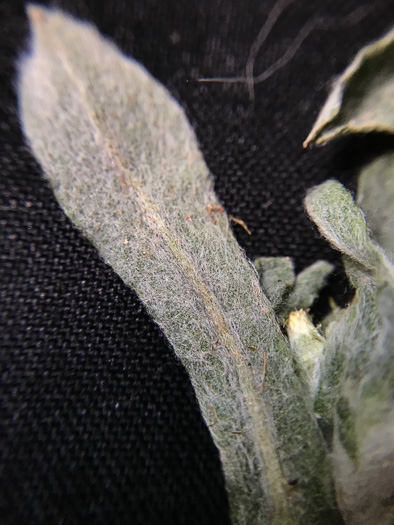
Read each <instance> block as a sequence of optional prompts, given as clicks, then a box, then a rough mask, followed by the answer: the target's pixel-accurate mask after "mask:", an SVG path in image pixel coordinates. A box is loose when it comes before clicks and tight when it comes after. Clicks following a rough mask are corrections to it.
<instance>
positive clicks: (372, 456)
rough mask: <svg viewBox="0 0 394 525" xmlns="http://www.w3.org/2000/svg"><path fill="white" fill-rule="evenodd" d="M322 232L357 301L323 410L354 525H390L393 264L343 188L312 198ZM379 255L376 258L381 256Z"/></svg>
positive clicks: (325, 375)
mask: <svg viewBox="0 0 394 525" xmlns="http://www.w3.org/2000/svg"><path fill="white" fill-rule="evenodd" d="M307 209H308V211H309V212H310V213H311V215H312V218H313V219H314V220H315V221H316V222H317V224H318V226H319V229H320V231H321V232H322V234H323V235H324V236H325V237H327V238H328V239H329V240H330V241H331V242H332V243H333V244H334V246H335V247H336V248H339V249H341V251H342V252H343V253H345V254H346V255H345V268H346V271H347V273H348V275H349V277H350V279H351V282H352V284H353V285H354V286H355V288H356V296H355V298H354V300H353V301H352V303H351V304H350V305H349V307H348V308H347V309H346V310H345V311H344V312H343V314H342V316H340V317H338V316H336V320H334V321H333V322H332V323H331V324H330V325H329V326H328V328H327V330H326V339H327V341H326V344H325V348H324V360H323V363H322V364H321V379H320V384H319V387H318V392H317V396H316V399H315V411H316V413H317V415H318V417H319V418H320V424H321V427H322V428H323V430H324V432H325V434H326V437H327V439H328V441H329V443H330V444H331V446H332V448H333V452H332V458H333V463H334V469H335V470H334V472H335V481H336V484H337V493H338V495H339V501H340V506H341V510H342V512H343V514H344V517H345V520H346V522H347V523H350V524H354V525H356V524H357V525H359V524H365V525H367V524H369V523H379V524H384V525H389V524H390V523H392V519H393V516H394V504H393V499H392V495H393V492H394V449H393V443H394V405H393V400H394V359H393V358H394V328H393V327H394V285H393V282H394V281H393V273H392V267H391V265H390V263H389V262H388V261H387V260H386V259H385V257H384V255H383V254H382V250H381V249H380V248H379V247H377V246H376V245H375V244H373V243H372V241H371V240H370V239H369V236H368V233H367V230H366V224H365V218H364V215H363V214H362V212H361V210H360V209H358V208H357V206H356V204H355V203H354V202H353V201H352V198H351V195H350V193H348V192H347V191H346V190H345V189H344V188H343V187H340V184H339V183H335V182H333V181H329V182H328V183H326V184H323V185H321V186H318V187H317V188H315V189H314V190H313V191H312V192H311V193H310V194H309V195H308V197H307ZM374 251H375V256H374Z"/></svg>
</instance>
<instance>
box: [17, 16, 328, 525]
mask: <svg viewBox="0 0 394 525" xmlns="http://www.w3.org/2000/svg"><path fill="white" fill-rule="evenodd" d="M29 15H30V19H31V22H32V28H33V46H32V53H31V54H30V55H29V56H27V57H26V58H25V60H24V61H23V63H22V67H21V75H20V83H19V89H20V110H21V117H22V122H23V126H24V131H25V133H26V136H27V137H28V139H29V142H30V144H31V147H32V149H33V152H34V154H35V155H36V157H37V158H38V159H39V161H40V163H41V165H42V167H43V169H44V172H45V174H46V176H47V177H48V179H49V181H50V183H51V185H52V187H53V189H54V191H55V194H56V196H57V199H58V200H59V202H60V204H61V206H62V207H63V209H64V210H65V212H66V213H67V215H68V216H69V217H70V218H71V219H72V220H73V222H75V224H77V226H78V227H80V228H81V229H82V230H83V232H84V233H85V235H87V237H88V238H89V239H90V240H91V241H92V242H93V244H94V245H95V246H96V247H97V248H98V249H99V251H100V253H101V255H102V256H103V257H104V259H105V260H106V261H107V262H108V263H110V264H111V266H112V267H113V268H114V269H115V271H116V272H117V273H118V274H119V275H120V277H121V278H122V279H123V280H124V281H125V282H126V283H127V284H129V285H130V286H132V287H133V288H134V289H135V290H136V291H137V293H138V294H139V296H140V297H141V298H142V300H143V301H144V303H145V304H146V306H147V308H148V310H149V312H150V313H151V314H152V316H153V317H154V318H155V319H156V321H157V322H158V323H159V325H160V326H161V328H162V329H163V331H164V333H165V335H166V336H167V337H168V339H169V340H170V341H171V343H172V345H173V346H174V348H175V350H176V352H177V354H178V356H179V357H180V358H181V359H182V362H183V363H184V364H185V366H186V368H187V370H188V372H189V374H190V376H191V379H192V383H193V386H194V388H195V390H196V394H197V398H198V400H199V403H200V407H201V410H202V413H203V415H204V418H205V420H206V422H207V423H208V424H209V425H210V430H211V432H212V434H213V436H214V439H215V442H216V444H217V446H218V447H219V450H220V454H221V459H222V462H223V466H224V470H225V474H226V484H227V489H228V492H229V494H230V501H231V505H232V514H233V516H234V517H235V518H236V520H237V521H238V522H239V523H246V522H247V523H262V522H265V521H266V520H267V521H268V522H271V521H272V520H275V519H276V520H279V521H280V522H281V523H293V522H294V520H295V521H302V522H304V523H312V522H314V521H315V520H316V519H318V517H319V516H321V514H322V513H324V512H330V511H331V510H333V509H334V508H335V498H334V491H333V484H332V480H331V476H330V469H329V466H328V462H327V456H326V450H325V446H324V444H323V442H322V438H321V435H320V432H319V430H318V427H317V424H316V421H315V418H314V415H313V411H312V407H311V404H310V401H309V398H308V395H307V387H305V385H304V384H303V382H302V381H300V380H299V378H298V377H297V376H296V375H295V374H294V372H293V368H292V360H291V356H290V350H289V347H288V344H287V342H286V341H285V339H284V337H283V335H282V333H281V331H280V328H279V326H278V325H277V323H276V321H275V319H274V315H273V311H272V308H271V305H270V303H269V301H268V300H267V298H266V297H265V296H264V294H263V293H262V292H261V290H260V287H259V282H258V276H257V273H256V271H255V269H254V268H253V266H252V265H251V263H250V262H249V261H248V260H247V259H246V258H245V256H244V254H243V252H242V251H241V250H240V248H239V246H238V244H237V243H236V241H235V239H234V237H233V235H232V233H231V231H230V229H229V223H228V220H227V216H226V214H225V213H224V211H223V210H222V208H221V206H220V204H219V203H218V201H217V199H216V197H215V195H214V193H213V190H212V180H211V177H210V174H209V171H208V169H207V167H206V165H205V163H204V160H203V158H202V156H201V153H200V151H199V150H198V147H197V142H196V138H195V136H194V133H193V131H192V129H191V127H190V125H189V124H188V122H187V120H186V118H185V116H184V113H183V111H182V109H181V108H180V107H179V105H178V104H177V103H176V102H175V101H174V100H173V99H171V98H170V96H169V95H168V93H167V92H166V91H165V90H164V88H163V87H162V86H160V85H159V84H158V83H157V82H156V81H154V79H153V78H152V77H151V76H150V75H149V74H148V73H147V72H146V71H145V70H144V69H143V68H142V67H141V66H139V65H138V64H137V63H136V62H134V61H132V60H130V59H126V58H125V57H123V56H122V55H121V54H120V53H119V52H118V51H117V50H116V49H115V48H114V47H113V46H112V45H111V44H109V43H108V42H106V41H104V40H103V39H102V38H101V37H100V36H99V35H98V33H97V32H96V31H95V29H93V28H92V27H91V26H89V25H86V24H82V23H79V22H76V21H75V20H73V19H71V18H69V17H66V16H64V15H63V14H61V13H59V12H57V11H47V10H43V9H39V8H36V7H31V8H30V9H29ZM255 349H257V350H255ZM263 379H264V383H263ZM283 436H286V438H285V439H283ZM292 479H297V480H298V479H299V480H300V482H299V483H298V486H297V488H296V490H293V489H292V487H291V486H290V488H289V489H287V488H286V484H287V480H292Z"/></svg>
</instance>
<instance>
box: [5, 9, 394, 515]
mask: <svg viewBox="0 0 394 525" xmlns="http://www.w3.org/2000/svg"><path fill="white" fill-rule="evenodd" d="M273 4H274V2H273V1H272V0H269V1H267V0H262V1H251V0H248V1H245V0H237V1H229V0H226V1H223V0H222V1H220V0H217V1H212V0H201V1H196V2H192V1H186V0H182V1H180V0H167V1H159V0H145V1H143V0H135V1H132V0H130V1H125V0H120V1H107V2H105V1H93V0H89V1H88V0H83V1H76V0H75V1H72V0H70V1H62V2H58V3H56V4H55V5H57V6H59V7H62V8H63V9H65V10H66V11H67V12H69V13H72V14H74V15H75V16H77V17H78V18H84V19H87V20H90V21H92V22H93V23H94V24H95V25H97V26H98V28H99V30H100V31H101V32H102V33H103V34H105V35H107V36H108V37H109V38H111V39H112V40H113V41H115V42H116V44H117V45H118V46H119V47H120V49H122V50H123V51H124V52H125V53H126V54H129V55H132V56H134V57H135V58H136V59H137V60H139V61H140V62H142V63H143V64H144V65H145V67H146V68H147V69H148V70H149V71H150V72H151V73H152V74H153V75H154V76H155V77H156V78H158V79H159V80H160V81H161V82H162V83H163V84H164V85H165V86H167V87H168V89H169V90H170V91H171V93H172V94H173V95H174V96H175V97H176V98H177V100H179V101H180V103H181V104H182V105H183V107H184V109H185V111H186V114H187V116H188V118H189V119H190V121H191V122H192V124H193V126H194V129H195V131H196V134H197V137H198V139H199V142H200V145H201V149H202V151H203V153H204V156H205V159H206V161H207V164H208V166H209V168H210V169H211V171H212V173H213V175H214V178H215V187H216V191H217V194H218V196H219V198H220V200H221V202H222V203H223V205H224V206H225V208H226V210H227V211H228V212H229V213H230V214H232V215H234V216H235V217H238V218H240V219H243V220H244V221H245V223H246V224H247V225H248V227H249V228H250V230H251V231H252V235H251V236H248V235H247V233H246V232H245V231H244V230H243V229H242V228H241V227H240V226H237V225H235V226H234V231H235V234H236V236H237V238H238V240H239V242H240V244H241V246H242V247H243V248H244V249H245V250H246V252H247V254H248V256H249V257H251V258H254V257H256V256H258V255H289V256H291V257H294V259H295V262H296V266H297V270H300V269H302V268H304V267H305V266H306V265H308V264H310V263H312V262H313V261H315V260H316V259H319V258H325V259H327V260H330V261H334V262H335V263H336V265H337V266H336V271H335V273H334V276H333V278H332V279H331V281H330V285H329V287H328V288H327V289H326V293H325V296H326V298H327V297H328V296H330V295H333V296H334V297H335V298H336V300H337V301H338V302H340V303H341V304H345V303H346V301H347V300H348V299H349V297H350V295H351V291H350V290H349V286H348V285H347V283H346V280H345V279H344V276H343V271H342V269H341V267H340V265H339V258H338V255H337V254H335V253H334V252H333V251H332V250H331V249H330V248H329V247H328V246H327V244H326V243H325V242H324V241H322V240H321V239H320V238H319V236H318V234H317V232H316V229H315V228H314V227H313V226H312V224H311V222H310V221H309V219H308V218H307V217H306V214H305V212H304V211H303V205H302V199H303V197H304V195H305V192H306V190H307V189H308V188H310V187H311V186H313V185H314V184H316V183H319V182H321V181H323V180H325V179H327V178H330V177H334V178H336V179H339V180H340V181H342V182H344V183H345V184H346V185H347V186H348V187H349V188H350V189H352V190H354V189H355V183H356V174H357V170H358V168H359V165H360V164H361V163H362V162H363V161H365V159H366V157H367V156H368V155H369V153H370V152H371V151H372V150H373V151H375V152H376V151H377V150H378V149H379V148H380V146H379V145H380V144H382V143H383V148H386V147H392V141H391V140H390V139H382V137H380V139H379V141H377V140H375V139H374V138H373V137H357V138H354V139H346V140H342V141H340V142H336V143H334V144H333V145H329V146H327V147H325V148H312V149H307V150H304V149H303V148H302V142H303V140H304V139H305V137H306V135H307V134H308V132H309V130H310V128H311V126H312V124H313V122H314V120H315V118H316V116H317V113H318V111H319V109H320V107H321V105H322V104H323V102H324V101H325V98H326V96H327V93H328V91H329V88H330V85H331V82H332V81H333V80H334V78H335V76H336V75H338V74H339V73H341V72H342V70H343V69H344V68H345V67H346V66H347V64H348V63H349V61H350V60H351V58H352V57H353V56H354V54H355V53H356V52H357V51H358V49H359V48H360V47H361V46H363V45H364V44H366V43H368V42H369V41H370V40H372V39H374V38H377V37H380V36H381V35H382V34H383V33H384V32H385V31H386V30H388V29H389V28H390V27H391V26H392V25H393V23H394V4H393V2H392V1H389V0H379V1H376V2H369V1H368V0H364V2H359V1H358V0H357V1H353V0H349V1H343V0H332V1H329V0H323V1H320V2H318V3H317V2H310V1H304V0H298V1H295V2H294V3H293V5H291V6H290V7H288V8H287V9H286V10H285V12H284V13H283V14H282V16H281V17H280V19H279V21H278V22H277V24H276V25H275V27H274V29H273V30H272V32H271V34H270V36H269V38H268V39H267V41H266V42H265V44H264V45H263V46H262V48H261V50H260V53H259V54H258V57H257V60H256V65H255V72H256V74H258V73H260V72H262V71H264V70H265V69H266V68H267V67H269V66H270V65H271V64H272V63H273V62H274V61H275V60H277V59H278V58H279V57H280V56H281V55H283V53H284V52H285V51H286V50H287V49H288V47H289V46H290V45H291V42H292V40H293V39H294V37H295V36H296V35H297V33H298V32H299V31H300V29H301V28H302V26H303V25H304V24H305V23H306V22H307V21H308V20H309V19H310V18H311V17H312V16H316V15H320V16H322V17H328V18H329V19H330V20H333V19H334V20H336V21H337V24H338V27H337V28H336V29H331V30H327V31H322V30H319V31H315V32H313V33H312V34H310V35H309V37H308V38H307V39H306V40H305V42H304V43H303V45H302V46H301V48H300V49H299V51H298V52H297V54H296V55H295V57H294V58H293V59H292V61H291V62H290V63H289V64H287V65H286V66H285V67H284V68H283V69H281V70H280V71H278V72H277V73H276V74H274V75H273V76H272V77H270V78H269V79H268V80H267V81H265V82H263V83H261V84H259V85H257V86H256V89H255V95H256V97H255V102H254V104H253V103H252V102H251V100H250V98H249V95H248V91H247V89H246V86H245V85H243V84H232V85H228V84H226V85H224V84H202V83H199V82H197V81H196V79H197V78H199V77H212V76H234V75H243V74H244V68H245V64H246V60H247V57H248V53H249V50H250V47H251V45H252V43H253V41H254V39H255V37H256V35H257V34H258V32H259V30H260V28H261V27H262V25H263V23H264V21H265V20H266V17H267V15H268V13H269V11H270V9H271V8H272V6H273ZM363 4H365V7H366V9H367V11H366V12H365V14H364V17H363V19H362V20H361V21H359V22H358V23H357V24H355V25H352V26H349V24H346V23H344V22H343V20H344V19H345V17H346V15H348V14H349V13H351V12H352V11H354V10H355V9H357V8H359V7H360V5H361V6H362V5H363ZM0 24H1V26H0V76H1V78H0V94H1V96H0V206H1V208H0V209H1V242H0V249H1V267H0V272H1V282H0V286H1V363H2V383H1V389H2V396H1V398H2V400H1V419H2V424H3V427H2V429H3V430H2V458H1V483H2V486H1V507H2V508H1V509H0V516H1V518H0V520H1V522H2V523H4V524H20V525H23V524H32V523H40V524H41V523H42V524H79V523H105V524H109V523H116V524H123V523H125V524H126V523H127V524H144V525H145V524H146V525H150V524H159V523H163V524H194V523H195V524H197V523H198V524H210V523H217V524H226V523H229V518H228V503H227V500H226V494H225V489H224V482H223V475H222V473H221V469H220V462H219V457H218V453H217V451H216V449H215V447H214V445H213V443H212V441H211V439H210V435H209V431H208V429H207V428H206V426H205V425H204V422H203V421H202V418H201V415H200V413H199V409H198V405H197V402H196V400H195V397H194V393H193V389H192V387H191V384H190V381H189V379H188V376H187V374H186V372H185V370H184V369H183V367H182V365H181V364H180V363H179V361H178V360H177V359H176V357H175V356H174V353H173V350H172V348H171V347H170V346H169V345H168V343H167V342H166V340H165V338H164V336H163V335H162V334H161V332H160V329H159V328H158V327H157V326H156V325H155V324H154V322H153V321H152V320H151V319H150V318H149V316H148V315H147V313H146V312H145V310H144V307H143V306H142V305H141V303H140V302H139V300H138V298H137V297H136V295H135V294H134V292H133V291H132V290H130V289H128V288H127V287H126V286H125V285H124V284H123V283H122V282H121V280H120V279H119V278H118V277H117V275H115V274H114V272H113V271H112V270H111V268H110V267H108V266H107V265H106V264H105V263H104V262H103V261H102V260H101V258H100V256H99V255H98V254H97V252H96V251H95V250H94V249H93V248H92V247H91V246H90V244H89V243H88V242H87V241H86V240H85V239H84V238H83V237H82V236H81V235H80V234H79V232H78V231H76V230H75V228H74V227H73V226H72V225H71V223H70V222H69V220H68V219H67V218H66V217H65V216H64V215H63V213H62V211H61V210H60V208H59V206H58V205H57V203H56V201H55V199H54V197H53V194H52V192H51V191H50V189H49V187H48V185H47V183H46V182H45V181H44V180H43V178H42V177H41V172H40V168H39V166H38V165H37V163H36V162H35V160H34V159H33V157H32V155H31V154H30V153H29V150H28V148H27V147H26V144H25V142H24V139H23V137H22V134H21V131H20V127H19V123H18V114H17V101H16V93H15V86H16V71H17V59H18V56H20V53H21V52H23V51H24V50H26V49H27V47H28V24H27V20H26V15H25V9H24V3H23V2H6V1H4V0H3V1H1V0H0ZM378 144H379V145H378ZM324 308H325V303H324V301H321V302H320V303H319V304H318V305H317V306H316V307H315V312H316V315H317V316H319V315H320V314H321V313H322V312H323V310H324Z"/></svg>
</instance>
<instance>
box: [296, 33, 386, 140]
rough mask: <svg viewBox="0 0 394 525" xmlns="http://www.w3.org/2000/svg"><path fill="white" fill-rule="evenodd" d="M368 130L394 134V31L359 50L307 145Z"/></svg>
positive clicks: (310, 135)
mask: <svg viewBox="0 0 394 525" xmlns="http://www.w3.org/2000/svg"><path fill="white" fill-rule="evenodd" d="M369 131H383V132H387V133H394V30H392V31H390V32H389V33H388V34H387V35H385V36H384V37H383V38H381V39H380V40H377V41H376V42H373V43H372V44H370V45H368V46H366V47H364V48H363V49H361V50H360V51H359V53H358V54H357V55H356V57H355V59H354V60H353V62H352V63H351V64H350V66H349V67H348V68H347V69H346V71H345V72H344V73H343V74H342V76H341V77H340V78H339V79H338V80H337V81H336V83H335V85H334V88H333V90H332V92H331V94H330V95H329V97H328V99H327V102H326V104H325V105H324V107H323V109H322V111H321V113H320V115H319V117H318V118H317V121H316V123H315V125H314V126H313V128H312V131H311V132H310V134H309V135H308V137H307V139H306V141H305V143H304V146H307V145H308V144H309V143H310V142H315V143H316V144H324V143H325V142H327V141H329V140H331V139H332V138H334V137H337V136H339V135H344V134H347V133H365V132H369Z"/></svg>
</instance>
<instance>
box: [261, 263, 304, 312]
mask: <svg viewBox="0 0 394 525" xmlns="http://www.w3.org/2000/svg"><path fill="white" fill-rule="evenodd" d="M254 265H255V266H256V269H257V271H258V273H259V276H260V284H261V288H262V290H263V292H264V293H265V295H266V296H267V297H268V299H269V300H270V301H271V303H272V306H273V307H274V308H275V309H278V308H279V307H280V305H281V304H282V303H283V301H285V300H286V298H287V296H288V295H289V293H290V291H291V290H292V288H293V286H294V282H295V273H294V265H293V261H292V260H291V259H290V258H289V257H260V258H258V259H256V260H255V261H254Z"/></svg>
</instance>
